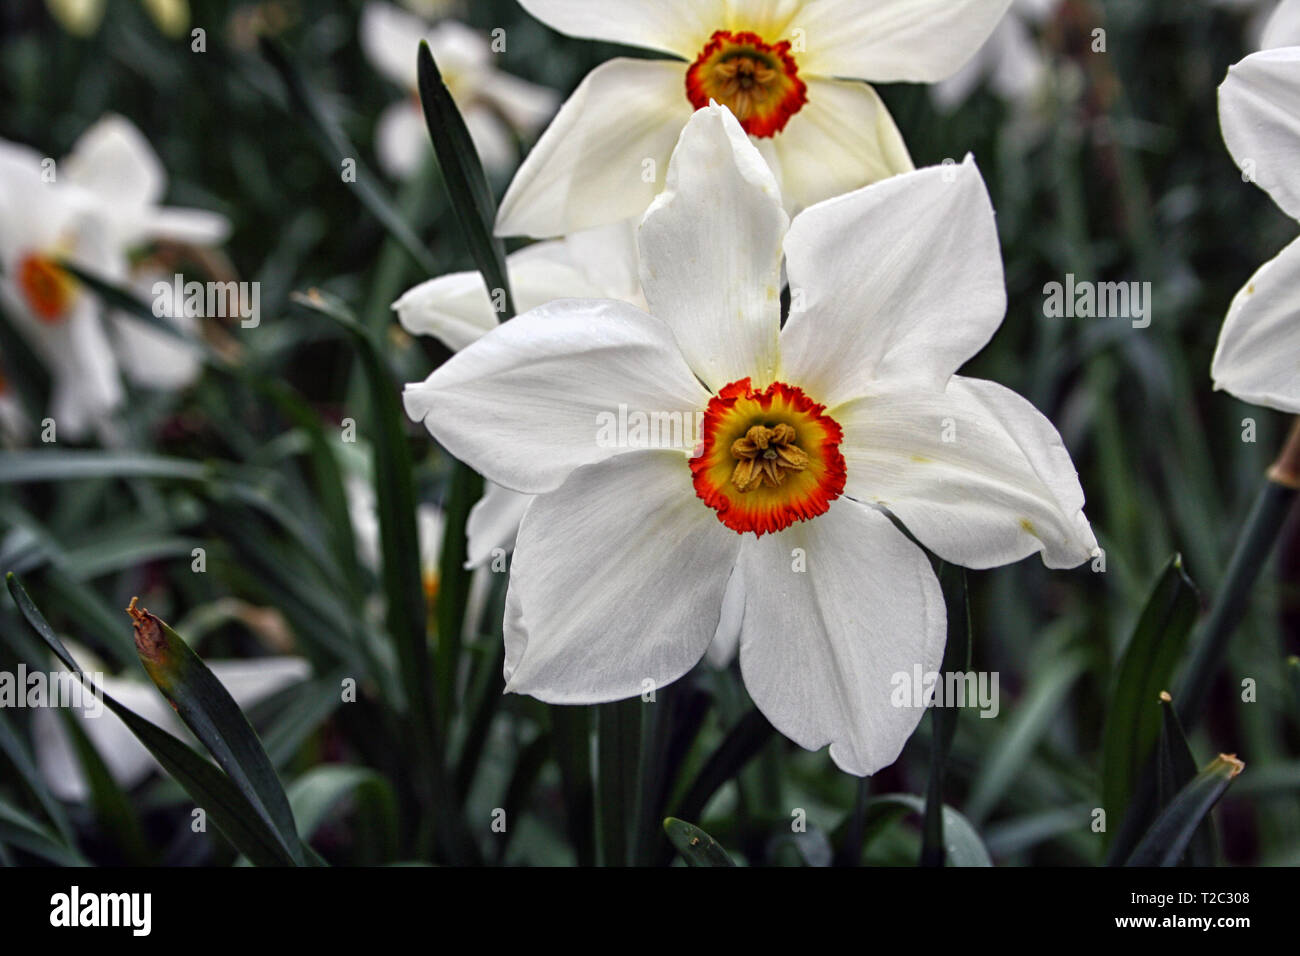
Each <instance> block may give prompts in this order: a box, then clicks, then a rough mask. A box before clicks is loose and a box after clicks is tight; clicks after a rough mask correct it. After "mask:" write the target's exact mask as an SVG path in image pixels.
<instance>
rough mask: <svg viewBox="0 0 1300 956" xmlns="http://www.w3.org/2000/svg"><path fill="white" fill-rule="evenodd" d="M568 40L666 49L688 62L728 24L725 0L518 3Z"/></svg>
mask: <svg viewBox="0 0 1300 956" xmlns="http://www.w3.org/2000/svg"><path fill="white" fill-rule="evenodd" d="M519 4H520V6H522V7H523V8H524V9H525V10H527V11H528V12H529V13H531V14H532V15H533V16H535V17H536V18H537V19H539V20H541V21H542V22H543V23H545V24H547V25H548V26H550V27H553V28H554V29H556V30H559V31H560V32H561V33H567V34H568V35H569V36H574V37H585V38H587V39H590V40H608V41H610V42H613V43H623V44H626V45H628V46H639V47H645V48H648V49H652V50H666V51H667V52H669V53H676V54H678V55H679V56H684V57H686V58H687V59H689V60H694V59H695V57H696V56H698V55H699V52H700V49H701V48H702V47H703V46H704V44H705V42H706V41H707V40H708V39H709V37H710V36H712V35H713V31H714V30H717V29H720V28H721V27H723V26H724V25H725V19H726V16H727V7H728V4H727V3H726V2H725V0H598V2H593V0H519Z"/></svg>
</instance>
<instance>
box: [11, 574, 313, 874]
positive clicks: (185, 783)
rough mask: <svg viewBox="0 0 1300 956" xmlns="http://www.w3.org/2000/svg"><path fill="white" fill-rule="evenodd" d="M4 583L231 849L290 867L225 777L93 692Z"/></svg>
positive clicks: (14, 589) (27, 603) (32, 609)
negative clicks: (199, 809)
mask: <svg viewBox="0 0 1300 956" xmlns="http://www.w3.org/2000/svg"><path fill="white" fill-rule="evenodd" d="M6 583H7V584H8V586H9V593H10V594H11V595H12V596H13V599H14V603H15V604H17V605H18V610H19V611H20V612H21V613H22V615H23V617H24V619H26V621H27V623H28V625H29V626H30V627H31V629H32V630H33V631H34V632H35V633H36V635H37V636H38V637H40V638H41V639H42V640H43V641H44V642H45V644H46V646H47V647H49V649H50V650H52V651H53V652H54V653H55V655H56V656H57V657H58V658H59V660H60V661H62V662H63V664H64V665H65V666H66V667H67V668H68V669H69V670H70V671H72V672H73V673H75V674H79V675H80V676H81V680H82V683H83V684H85V685H86V687H87V688H89V689H90V690H91V691H92V692H94V693H95V694H97V695H98V696H100V697H102V699H103V701H104V706H106V707H107V708H108V709H109V710H111V711H112V712H113V713H115V714H116V715H117V716H118V717H120V718H121V719H122V722H123V723H124V724H126V726H127V729H128V730H130V731H131V733H133V734H135V736H136V737H137V738H138V739H139V741H140V743H142V744H144V746H145V749H146V750H148V751H149V753H151V754H152V755H153V756H154V758H155V759H156V760H157V761H158V762H159V763H160V764H161V765H162V768H163V769H164V770H165V771H166V772H167V773H169V774H170V775H171V776H172V777H173V778H175V780H176V782H177V783H179V784H180V785H181V787H182V788H184V790H185V792H186V793H188V794H189V796H190V798H191V799H193V800H194V802H195V804H196V805H197V806H198V807H201V808H202V809H203V810H204V811H205V812H206V813H207V815H208V816H209V817H211V818H212V822H213V824H214V825H215V826H216V827H217V829H218V830H220V831H221V833H222V834H223V835H224V836H225V837H226V839H227V840H229V841H230V843H231V844H232V845H233V846H234V847H235V849H237V850H239V851H241V852H242V853H244V854H245V855H246V856H247V857H248V858H249V859H250V860H252V861H253V862H254V863H256V864H257V865H259V866H292V865H294V863H295V860H294V858H293V856H292V855H291V854H289V853H288V852H287V851H286V850H285V848H284V846H283V844H282V842H281V840H280V839H279V837H278V836H277V835H276V834H275V833H274V832H273V831H272V830H271V828H270V827H269V826H267V824H266V823H265V822H264V821H263V820H262V818H261V816H260V814H259V812H258V811H257V809H256V808H255V807H254V806H253V804H252V803H250V802H249V801H248V799H247V798H246V797H245V796H244V795H243V794H242V793H241V792H240V790H239V788H238V787H236V786H235V784H234V782H233V781H232V780H231V779H230V778H229V777H228V776H226V774H224V773H222V772H221V770H220V769H218V768H217V767H216V766H214V765H213V764H211V763H209V762H208V761H207V760H205V759H204V758H203V757H201V756H199V754H198V753H196V752H195V751H194V750H193V749H192V748H191V747H189V746H188V745H186V744H184V743H182V742H181V741H180V740H177V739H176V738H175V737H173V736H172V735H171V734H169V733H167V731H165V730H162V729H161V728H159V727H158V726H156V725H155V724H153V723H152V722H150V721H148V720H145V719H144V718H143V717H140V716H139V715H138V714H136V713H135V712H134V711H132V710H131V709H130V708H129V707H126V706H124V705H123V704H121V703H119V702H118V701H117V700H116V699H115V698H113V697H112V696H110V695H109V694H106V693H104V692H103V690H102V689H100V688H98V687H97V686H96V685H95V684H94V682H93V681H91V679H90V677H89V676H88V675H87V674H86V673H85V672H84V671H82V669H81V667H80V666H78V664H77V662H76V661H75V660H74V659H73V657H72V655H71V654H69V653H68V649H67V648H66V647H64V646H63V642H62V641H60V640H59V638H58V636H57V635H55V633H54V631H53V630H52V629H51V628H50V625H49V623H48V622H47V621H46V620H45V617H44V616H43V615H42V614H41V612H40V611H39V610H37V608H36V605H35V604H33V603H32V599H31V598H30V597H29V596H28V594H27V592H26V591H25V590H24V589H23V586H22V585H21V584H20V583H19V582H18V579H17V578H16V577H15V576H14V575H13V574H12V573H10V574H9V575H7V577H6Z"/></svg>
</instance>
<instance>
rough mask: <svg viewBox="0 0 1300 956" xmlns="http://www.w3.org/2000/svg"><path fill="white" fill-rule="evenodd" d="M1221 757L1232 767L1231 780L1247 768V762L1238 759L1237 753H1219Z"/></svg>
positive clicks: (1229, 775) (1229, 777)
mask: <svg viewBox="0 0 1300 956" xmlns="http://www.w3.org/2000/svg"><path fill="white" fill-rule="evenodd" d="M1219 759H1220V760H1222V761H1223V762H1224V763H1226V764H1228V765H1229V766H1230V767H1231V768H1232V770H1231V772H1229V774H1228V779H1229V780H1231V779H1232V778H1233V777H1235V776H1237V774H1239V773H1241V772H1242V771H1243V770H1245V769H1246V765H1245V763H1243V762H1242V761H1241V760H1238V759H1237V755H1236V754H1219Z"/></svg>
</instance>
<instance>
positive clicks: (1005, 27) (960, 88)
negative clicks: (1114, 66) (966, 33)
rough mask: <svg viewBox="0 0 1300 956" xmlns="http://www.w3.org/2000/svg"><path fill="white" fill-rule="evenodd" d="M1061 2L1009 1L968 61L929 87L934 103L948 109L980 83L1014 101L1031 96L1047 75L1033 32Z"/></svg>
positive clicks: (1000, 95)
mask: <svg viewBox="0 0 1300 956" xmlns="http://www.w3.org/2000/svg"><path fill="white" fill-rule="evenodd" d="M1060 5H1061V0H1014V2H1013V3H1012V5H1011V10H1010V11H1009V12H1008V13H1007V15H1006V16H1005V17H1003V18H1002V20H1001V22H999V23H998V25H997V27H996V28H995V29H994V30H993V34H992V35H991V36H990V37H989V39H988V42H987V43H985V44H984V45H983V46H982V47H980V50H979V52H978V53H976V54H975V56H974V57H973V58H972V59H971V61H970V62H969V63H967V64H966V65H965V66H963V67H962V68H961V69H960V70H958V71H957V72H956V73H954V74H953V75H952V76H950V77H948V79H946V80H940V81H939V82H938V83H936V84H934V85H933V86H931V87H930V96H931V98H932V99H933V100H934V102H935V105H936V106H938V107H939V108H940V109H942V110H945V111H947V112H952V111H953V110H955V109H957V107H959V106H960V105H961V104H962V103H964V102H966V100H967V99H968V98H969V97H970V95H971V94H972V93H974V92H975V90H976V89H977V88H978V87H979V86H980V84H981V83H985V82H987V83H988V85H989V88H990V89H991V90H992V91H993V92H994V93H995V94H997V95H998V96H999V97H1001V98H1002V99H1004V100H1006V101H1008V102H1009V103H1012V104H1014V105H1023V104H1025V103H1027V102H1029V101H1030V100H1032V99H1033V98H1034V97H1035V96H1036V95H1037V94H1038V92H1039V91H1040V90H1041V89H1042V87H1043V84H1044V83H1045V82H1046V80H1047V77H1048V75H1049V66H1048V61H1047V58H1046V56H1045V55H1044V53H1043V50H1042V48H1041V47H1040V45H1039V41H1038V37H1037V31H1038V30H1039V29H1041V27H1042V24H1043V23H1045V22H1046V21H1047V20H1048V19H1050V18H1051V17H1052V15H1053V14H1054V13H1055V12H1056V8H1057V7H1059V6H1060Z"/></svg>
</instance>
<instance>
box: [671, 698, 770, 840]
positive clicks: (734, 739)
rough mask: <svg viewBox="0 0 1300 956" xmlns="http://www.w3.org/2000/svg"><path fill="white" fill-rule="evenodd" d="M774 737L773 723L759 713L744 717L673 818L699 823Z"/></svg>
mask: <svg viewBox="0 0 1300 956" xmlns="http://www.w3.org/2000/svg"><path fill="white" fill-rule="evenodd" d="M775 733H776V731H775V729H773V727H772V725H771V723H769V722H768V719H767V718H766V717H764V716H763V715H762V714H761V713H760V712H759V711H758V710H757V709H754V710H751V711H749V712H748V713H747V714H745V716H744V717H742V718H741V719H740V720H739V721H738V722H737V723H736V725H735V726H734V727H732V728H731V730H730V731H729V732H728V734H727V736H726V737H725V738H723V741H722V743H721V744H719V745H718V749H717V750H715V751H714V752H713V754H712V755H711V756H710V757H709V759H708V761H707V762H706V763H705V764H704V766H703V767H701V768H700V771H699V773H697V774H696V775H695V779H694V780H692V781H691V785H690V787H689V788H687V790H686V793H685V795H684V796H683V797H682V799H681V802H680V803H678V805H677V812H676V813H675V814H674V816H677V817H683V818H684V817H688V816H689V817H694V818H696V819H699V817H700V815H701V814H703V812H704V807H705V805H706V804H708V802H709V800H710V799H711V798H712V797H713V795H714V794H715V793H717V792H718V789H719V788H720V787H721V786H722V785H723V784H724V783H726V782H727V781H728V780H731V779H732V778H733V777H735V776H736V774H737V773H739V772H740V770H741V768H742V767H744V766H745V764H747V763H749V761H750V760H752V759H753V758H754V757H755V756H757V755H758V753H759V751H761V750H762V749H763V747H764V745H766V744H767V742H768V741H769V740H770V739H771V738H772V736H773V734H775Z"/></svg>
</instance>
